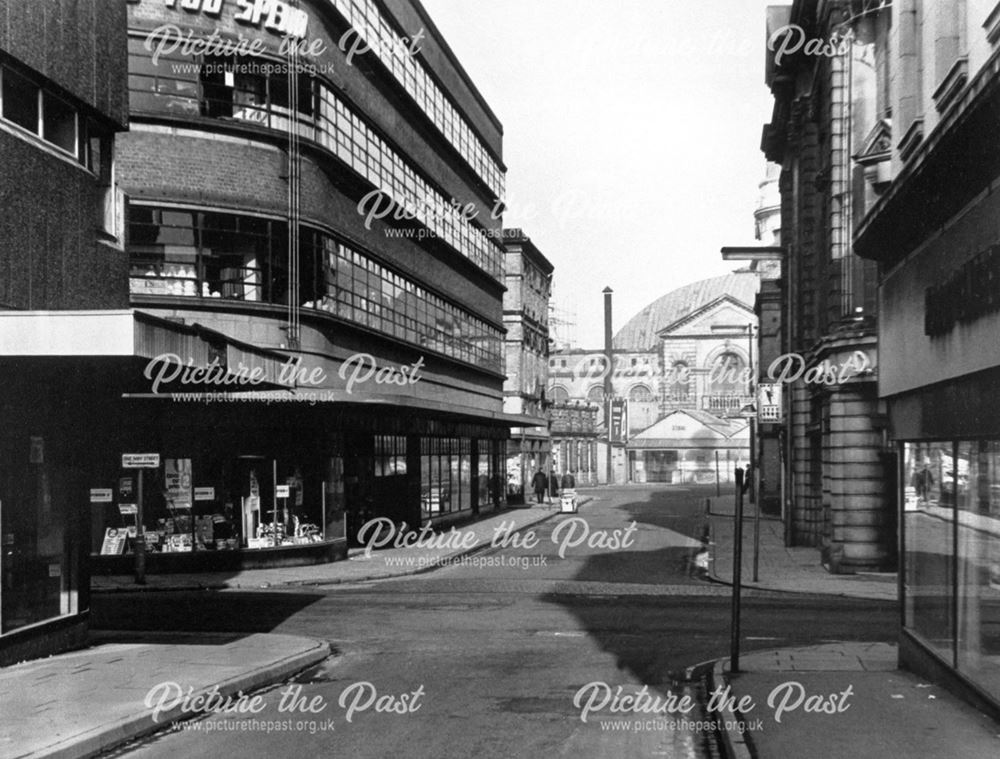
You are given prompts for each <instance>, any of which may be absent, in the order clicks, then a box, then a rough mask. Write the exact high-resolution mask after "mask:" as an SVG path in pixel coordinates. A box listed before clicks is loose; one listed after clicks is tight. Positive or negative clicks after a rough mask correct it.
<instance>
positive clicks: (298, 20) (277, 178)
mask: <svg viewBox="0 0 1000 759" xmlns="http://www.w3.org/2000/svg"><path fill="white" fill-rule="evenodd" d="M173 6H174V4H173V3H162V2H154V1H153V0H142V1H141V2H132V3H130V4H129V40H128V44H129V73H130V80H129V94H130V98H131V100H130V103H131V106H130V107H131V119H132V122H131V131H130V133H129V135H128V136H127V138H126V139H124V140H123V141H122V145H121V150H120V177H121V182H122V184H123V187H124V188H125V190H126V192H128V194H129V195H130V197H131V204H130V214H129V218H130V226H129V246H128V254H129V262H130V267H131V270H130V275H129V289H130V298H131V303H132V305H133V306H134V307H136V308H137V309H140V310H141V311H142V313H143V314H147V315H149V316H151V317H153V318H155V319H158V320H162V321H163V322H165V323H169V324H172V325H178V327H179V328H180V329H182V330H195V331H196V332H198V334H201V335H207V336H208V337H207V338H206V339H207V340H208V341H209V342H210V343H212V342H214V343H216V344H217V345H218V346H219V347H220V349H221V346H222V345H226V346H227V347H226V350H227V352H228V354H229V355H228V359H227V361H226V364H227V366H229V367H233V366H238V365H239V363H241V362H242V363H243V364H245V365H246V366H259V367H261V368H262V369H263V372H264V373H265V374H266V375H267V376H268V380H269V386H270V387H271V388H272V389H274V390H276V391H277V392H278V393H279V394H280V395H281V401H280V402H276V403H270V404H269V403H266V402H265V403H259V402H255V401H252V400H250V399H248V401H247V403H246V404H245V405H240V406H233V405H232V404H219V403H209V404H201V405H199V404H186V405H185V404H177V403H170V402H169V401H168V400H164V399H162V398H147V397H138V396H139V395H141V394H136V396H137V397H134V398H133V399H132V400H133V401H134V402H133V404H132V405H131V406H130V413H131V414H132V415H133V417H138V418H141V419H144V420H146V421H148V425H141V426H142V428H143V429H146V430H154V431H156V432H155V433H154V434H153V436H152V438H151V439H149V440H136V441H135V442H134V443H132V445H133V446H135V445H145V446H147V447H149V446H153V447H154V449H156V450H162V451H165V453H164V456H165V457H169V458H170V459H171V460H174V461H180V462H182V464H181V465H182V466H183V467H186V468H187V470H189V471H190V472H191V473H192V475H191V476H192V483H191V484H192V487H193V488H195V489H198V488H204V490H203V491H202V492H204V493H205V494H206V495H205V501H204V502H203V503H201V504H199V503H198V502H197V501H192V500H191V499H190V496H188V495H187V493H185V494H184V498H185V503H190V504H191V505H192V506H193V509H192V510H190V511H187V512H186V511H180V512H179V513H178V514H177V515H174V513H173V511H174V510H173V509H172V508H171V504H170V503H169V502H168V503H166V504H164V506H165V508H166V511H165V512H164V513H163V514H162V515H161V518H163V519H164V520H165V522H166V524H167V531H168V532H169V521H166V520H169V519H170V517H171V516H174V517H175V522H174V527H175V528H176V526H177V522H176V519H177V517H178V516H179V517H180V518H181V519H183V518H184V517H185V516H188V514H189V513H190V515H191V517H193V519H194V520H196V521H197V520H198V519H199V518H201V519H205V518H207V517H213V518H216V517H219V516H221V517H222V518H224V519H227V520H230V521H231V522H232V525H231V527H230V528H229V530H228V531H227V534H226V537H227V538H228V539H229V540H232V539H233V538H235V539H237V540H240V541H242V543H243V545H244V546H246V545H248V544H249V545H263V546H271V545H274V544H275V543H276V542H277V543H278V544H285V543H288V542H289V541H290V540H291V541H294V542H295V543H296V544H297V543H299V542H300V538H309V537H310V536H309V535H302V534H301V533H302V532H303V525H310V527H309V530H310V532H311V534H312V536H315V535H316V534H320V535H323V536H324V537H326V538H327V541H325V542H329V539H330V538H331V537H343V536H344V534H345V532H346V533H347V534H348V536H349V537H350V538H351V539H353V538H354V537H355V536H356V533H357V530H358V529H359V527H361V526H362V525H364V524H365V523H366V522H368V521H369V520H370V519H372V518H374V517H384V518H387V519H390V520H392V521H393V522H395V523H397V524H399V523H402V522H405V523H407V524H408V525H410V526H415V525H419V524H425V523H431V522H442V521H451V520H455V519H461V518H467V517H468V516H470V515H472V514H474V513H477V512H479V511H483V510H489V509H494V508H496V507H497V505H498V498H499V494H498V493H497V491H496V490H495V489H494V490H493V491H491V490H490V483H491V481H494V480H496V479H497V477H498V476H499V474H500V471H501V467H502V455H503V450H504V445H505V443H504V441H505V440H506V438H507V437H508V435H509V425H510V424H512V423H516V422H517V421H518V419H514V418H509V417H507V416H505V415H504V412H503V395H502V386H503V377H504V374H503V372H504V366H503V364H502V340H503V329H504V327H503V312H502V297H503V292H504V279H503V264H504V260H503V259H504V250H503V247H502V245H501V244H500V242H501V241H500V237H501V232H502V227H501V220H500V218H499V214H497V213H495V212H494V211H495V209H497V208H498V207H499V204H500V202H501V201H502V198H503V193H504V190H503V185H504V170H505V169H504V167H503V163H502V157H501V156H502V138H501V135H502V128H501V125H500V122H499V121H498V120H497V118H496V116H495V115H494V114H493V112H492V111H491V110H490V108H489V106H488V104H487V103H486V102H485V101H484V99H483V98H482V96H481V95H480V94H479V92H478V90H477V89H476V87H475V85H474V84H473V82H472V81H471V80H470V79H469V77H468V75H467V74H466V73H465V72H464V70H463V69H462V67H461V65H460V64H459V63H458V61H457V60H456V59H455V57H454V55H453V54H452V52H451V50H450V49H449V47H448V45H447V43H446V42H445V41H444V40H443V39H442V37H441V35H440V34H439V33H438V31H437V29H436V28H435V26H434V24H433V21H432V20H431V19H430V18H429V17H428V16H427V13H426V11H425V10H424V9H423V7H422V6H421V5H420V3H419V2H393V3H390V4H389V5H388V6H379V5H376V4H374V3H360V2H356V1H352V0H337V1H336V2H329V1H328V0H324V1H322V2H320V1H316V2H304V3H301V4H299V5H298V6H297V7H296V8H294V9H292V8H291V7H285V8H284V10H280V12H276V11H275V9H274V8H271V9H270V11H265V12H264V13H263V14H257V13H256V12H251V11H250V10H248V9H247V8H246V7H245V4H239V3H235V2H222V3H202V4H200V5H199V4H198V3H193V4H187V5H186V6H185V8H188V9H186V10H185V9H182V8H181V7H173ZM195 6H197V7H195ZM174 29H179V30H180V33H181V35H182V36H183V37H185V38H186V37H187V35H188V34H191V35H193V37H194V38H199V39H203V40H209V39H212V35H216V34H218V35H223V36H224V37H226V38H228V39H236V40H239V39H243V40H246V41H247V42H246V44H247V45H248V46H249V45H256V49H257V51H258V52H256V53H254V52H251V53H250V54H246V53H245V52H242V51H236V52H235V54H233V52H232V51H219V50H218V49H217V48H212V47H211V45H209V46H207V47H206V48H205V50H203V51H200V52H197V53H190V54H189V53H188V52H187V50H188V49H187V48H185V47H184V46H178V45H176V44H175V40H176V32H175V31H173V30H174ZM290 39H293V40H297V41H298V44H297V45H292V44H289V40H290ZM470 209H471V210H470ZM173 352H174V353H178V354H181V352H180V351H177V350H175V351H173ZM181 355H182V361H183V354H181ZM205 355H206V358H205V359H203V360H207V361H209V363H210V362H211V359H210V358H208V356H210V355H211V354H205ZM197 363H198V361H196V364H197ZM289 366H291V367H292V368H293V369H294V371H291V372H289V371H284V372H283V371H282V369H281V367H289ZM181 379H183V378H181ZM163 389H171V390H177V389H181V390H183V389H185V388H183V387H179V386H178V383H177V382H176V381H175V382H174V383H173V386H172V387H169V388H168V387H166V385H165V386H164V388H161V389H160V392H161V394H162V391H163ZM202 389H205V390H212V388H211V387H205V388H202ZM209 430H211V434H206V433H207V432H208V431H209ZM143 434H147V433H143ZM157 435H158V436H157ZM175 466H176V465H175ZM163 476H164V477H166V476H167V475H166V472H164V473H163ZM345 521H346V524H345ZM185 524H186V523H185ZM296 526H297V527H296ZM293 528H294V529H295V530H296V533H295V534H294V535H292V534H291V530H292V529H293ZM230 536H231V537H230ZM195 537H196V543H197V531H195ZM195 547H196V548H197V545H196V546H195Z"/></svg>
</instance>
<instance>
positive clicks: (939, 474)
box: [903, 442, 955, 661]
mask: <svg viewBox="0 0 1000 759" xmlns="http://www.w3.org/2000/svg"><path fill="white" fill-rule="evenodd" d="M903 461H904V477H905V479H904V487H905V491H904V502H905V506H904V515H903V522H904V529H905V531H906V533H905V553H906V556H905V573H906V574H905V579H904V584H905V596H906V600H905V620H906V626H907V627H908V628H909V629H910V630H912V631H913V632H914V633H916V634H918V635H919V636H920V637H921V638H922V639H923V640H924V641H925V642H926V643H927V644H928V645H929V646H930V647H931V648H933V649H935V650H936V651H938V653H940V654H941V655H942V656H943V657H945V658H946V659H947V660H948V661H951V658H952V655H953V654H952V649H953V645H952V643H953V636H954V629H955V628H954V615H953V613H952V606H953V599H954V595H953V594H954V590H953V585H954V539H955V535H954V512H953V506H954V488H953V486H954V474H953V473H954V470H955V462H954V457H953V446H952V444H951V443H950V442H947V443H944V442H942V443H907V444H906V445H905V447H904V456H903Z"/></svg>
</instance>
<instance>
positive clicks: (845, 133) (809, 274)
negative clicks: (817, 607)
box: [762, 0, 896, 573]
mask: <svg viewBox="0 0 1000 759" xmlns="http://www.w3.org/2000/svg"><path fill="white" fill-rule="evenodd" d="M879 7H880V6H879V4H877V3H862V2H846V0H845V1H840V2H827V3H816V2H812V1H811V0H809V1H797V2H795V3H794V4H793V5H791V6H790V7H777V8H771V9H769V11H768V38H769V43H770V44H769V45H768V49H769V56H770V57H769V60H768V67H767V75H766V78H767V84H768V85H769V86H770V88H771V92H772V93H773V95H774V110H773V114H772V117H771V121H770V123H769V124H767V125H766V126H765V128H764V135H763V142H762V149H763V151H764V153H765V155H766V156H767V158H768V160H770V161H773V162H775V163H777V164H779V165H780V166H781V178H780V189H781V234H780V240H781V245H782V246H783V248H784V254H785V255H784V265H783V267H782V273H781V297H782V299H783V301H782V312H783V319H782V325H781V329H782V342H783V347H782V352H783V353H786V354H796V356H797V360H796V362H795V364H797V366H796V365H795V364H790V365H789V366H788V372H786V373H785V374H784V376H783V379H784V380H785V382H784V385H785V386H784V390H785V393H784V394H785V402H786V409H785V411H786V414H785V418H786V426H785V429H784V440H785V446H786V447H785V461H786V477H787V479H786V482H785V488H784V491H785V497H786V501H787V502H786V508H785V515H786V520H787V522H786V534H787V537H788V541H789V544H791V545H811V546H816V547H818V548H820V549H821V551H822V557H821V558H822V562H823V564H824V566H826V567H827V568H828V569H829V570H830V571H831V572H845V573H850V572H855V571H858V570H879V569H890V568H893V567H894V566H895V561H896V521H895V486H894V484H893V480H894V477H895V472H896V463H895V455H894V452H893V449H892V448H891V447H890V446H888V445H887V436H886V425H887V418H886V415H885V404H884V402H882V401H880V399H879V397H878V392H877V388H876V371H877V364H878V352H877V342H878V339H877V332H876V327H877V315H878V314H877V308H876V300H875V286H876V267H875V265H874V263H872V262H871V261H866V260H864V259H861V258H859V257H858V256H856V255H854V250H853V246H852V235H853V232H854V230H855V229H856V227H857V224H858V223H859V222H860V220H861V219H862V218H863V216H864V213H865V211H866V210H867V209H868V208H869V207H870V206H871V204H872V202H873V200H874V194H873V193H874V190H875V187H876V185H873V184H872V182H870V181H869V178H870V176H871V175H872V173H873V171H874V172H875V173H876V174H877V173H878V172H877V170H875V169H872V168H871V167H872V166H873V165H877V161H878V160H879V155H880V151H881V150H882V144H883V141H882V140H881V137H880V136H881V134H882V130H884V129H885V125H886V123H887V119H888V118H889V116H890V108H889V106H890V104H889V102H888V100H887V99H886V98H885V97H884V94H879V93H880V92H881V90H880V88H879V86H878V85H879V83H880V82H883V81H884V78H885V76H886V70H885V48H884V42H885V40H886V36H887V34H888V33H889V24H888V19H887V16H886V15H885V14H883V13H881V12H880V11H879V10H878V8H879ZM794 27H800V28H801V29H802V30H803V31H804V34H805V36H806V38H808V39H823V40H830V39H834V40H835V41H842V42H843V43H844V44H843V48H844V51H845V52H844V53H843V54H841V55H836V56H833V57H830V56H817V55H810V54H807V53H806V48H809V49H812V48H814V47H815V46H800V49H799V50H798V51H797V52H788V51H787V50H786V46H785V45H784V40H785V37H784V36H783V35H787V34H789V33H791V32H790V31H788V30H789V29H790V28H794ZM782 30H784V31H782ZM876 184H877V183H876ZM817 367H818V369H817V370H816V371H814V372H812V373H811V374H808V373H804V372H803V373H799V374H798V376H796V374H797V372H798V370H799V369H803V370H805V369H813V368H817ZM828 367H834V368H836V371H835V372H834V373H833V374H830V372H827V371H823V370H825V369H826V368H828ZM779 378H780V377H779ZM807 379H808V380H810V381H807Z"/></svg>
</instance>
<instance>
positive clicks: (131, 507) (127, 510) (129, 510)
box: [118, 503, 139, 516]
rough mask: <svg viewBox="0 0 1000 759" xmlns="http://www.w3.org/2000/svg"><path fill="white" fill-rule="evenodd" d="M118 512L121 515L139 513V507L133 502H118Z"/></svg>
mask: <svg viewBox="0 0 1000 759" xmlns="http://www.w3.org/2000/svg"><path fill="white" fill-rule="evenodd" d="M118 513H119V514H121V515H122V516H131V515H133V514H138V513H139V507H138V506H136V505H135V504H134V503H119V504H118Z"/></svg>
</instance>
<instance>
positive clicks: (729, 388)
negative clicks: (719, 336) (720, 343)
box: [708, 351, 747, 395]
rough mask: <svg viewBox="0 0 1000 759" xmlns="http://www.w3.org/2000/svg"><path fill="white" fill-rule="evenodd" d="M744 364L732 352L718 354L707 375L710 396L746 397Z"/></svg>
mask: <svg viewBox="0 0 1000 759" xmlns="http://www.w3.org/2000/svg"><path fill="white" fill-rule="evenodd" d="M746 380H747V376H746V363H745V362H744V361H743V359H742V358H740V357H739V356H738V355H736V354H735V353H733V352H732V351H726V352H725V353H721V354H719V355H718V356H717V357H716V359H715V361H713V362H712V366H711V368H710V369H709V373H708V392H709V394H710V395H746V393H747V382H746Z"/></svg>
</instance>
